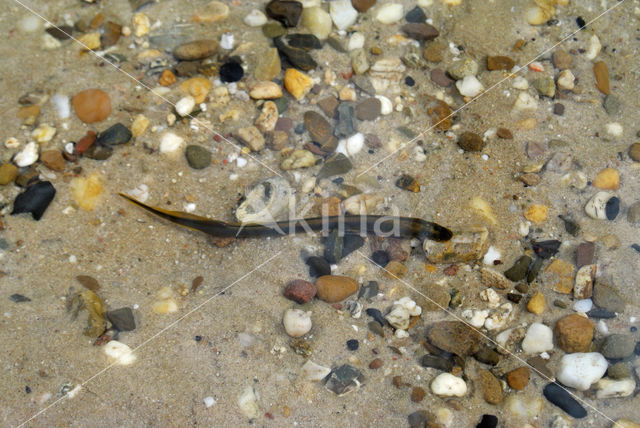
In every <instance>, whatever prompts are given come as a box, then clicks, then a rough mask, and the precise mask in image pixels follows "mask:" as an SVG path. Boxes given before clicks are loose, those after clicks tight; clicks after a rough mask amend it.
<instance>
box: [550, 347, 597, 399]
mask: <svg viewBox="0 0 640 428" xmlns="http://www.w3.org/2000/svg"><path fill="white" fill-rule="evenodd" d="M608 365H609V363H607V360H606V359H605V358H604V357H603V356H602V355H601V354H599V353H597V352H588V353H580V352H578V353H575V354H566V355H563V356H562V359H561V360H560V365H559V367H558V372H557V378H558V381H559V382H560V383H562V384H563V385H566V386H569V387H571V388H575V389H577V390H579V391H586V390H587V389H589V388H590V387H591V384H593V383H595V382H597V381H598V380H600V379H601V378H602V376H604V373H605V372H606V371H607V367H608Z"/></svg>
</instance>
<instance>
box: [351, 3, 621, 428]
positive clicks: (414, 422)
mask: <svg viewBox="0 0 640 428" xmlns="http://www.w3.org/2000/svg"><path fill="white" fill-rule="evenodd" d="M355 1H357V0H354V3H355ZM407 422H408V423H409V428H424V427H426V426H427V423H428V422H429V413H428V412H427V411H426V410H416V411H415V412H413V413H411V414H410V415H409V416H407ZM624 428H627V427H624Z"/></svg>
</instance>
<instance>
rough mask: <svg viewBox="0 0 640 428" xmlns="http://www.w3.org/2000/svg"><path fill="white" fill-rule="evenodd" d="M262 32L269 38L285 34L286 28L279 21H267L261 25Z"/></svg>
mask: <svg viewBox="0 0 640 428" xmlns="http://www.w3.org/2000/svg"><path fill="white" fill-rule="evenodd" d="M262 34H264V35H265V36H266V37H268V38H270V39H274V38H276V37H279V36H284V35H285V34H287V30H286V29H285V28H284V27H283V26H282V24H280V23H279V22H275V21H272V22H267V23H266V24H264V25H263V26H262Z"/></svg>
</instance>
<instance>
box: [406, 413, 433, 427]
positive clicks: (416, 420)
mask: <svg viewBox="0 0 640 428" xmlns="http://www.w3.org/2000/svg"><path fill="white" fill-rule="evenodd" d="M407 422H408V423H409V428H424V427H426V426H427V423H428V422H429V412H427V411H426V410H416V411H415V412H413V413H411V414H410V415H409V416H407Z"/></svg>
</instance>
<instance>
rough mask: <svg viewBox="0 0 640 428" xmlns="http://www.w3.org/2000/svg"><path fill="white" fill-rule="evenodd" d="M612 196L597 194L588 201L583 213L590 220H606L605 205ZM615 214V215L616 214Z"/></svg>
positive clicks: (603, 193) (602, 193) (604, 193)
mask: <svg viewBox="0 0 640 428" xmlns="http://www.w3.org/2000/svg"><path fill="white" fill-rule="evenodd" d="M613 198H614V196H613V195H612V194H610V193H607V192H598V193H596V194H595V195H593V197H592V198H591V199H589V201H588V202H587V204H586V205H585V207H584V211H585V212H586V213H587V215H588V216H589V217H591V218H594V219H597V220H606V219H607V218H608V216H607V204H608V203H609V201H610V200H611V199H613ZM616 214H617V213H616Z"/></svg>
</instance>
